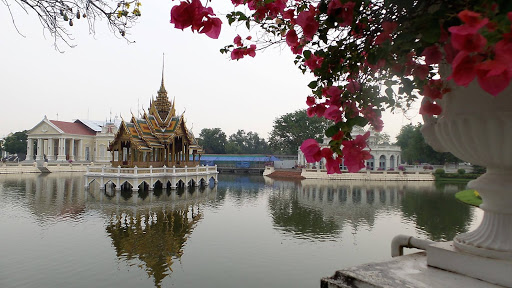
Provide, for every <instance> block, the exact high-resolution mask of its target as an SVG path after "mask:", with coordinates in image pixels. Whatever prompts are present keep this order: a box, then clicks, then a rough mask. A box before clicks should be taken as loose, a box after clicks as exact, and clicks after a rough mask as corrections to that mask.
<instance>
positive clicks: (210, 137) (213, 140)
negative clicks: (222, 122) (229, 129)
mask: <svg viewBox="0 0 512 288" xmlns="http://www.w3.org/2000/svg"><path fill="white" fill-rule="evenodd" d="M198 141H199V145H201V146H203V149H204V151H205V152H206V153H209V154H224V153H226V141H227V140H226V133H224V132H222V130H221V129H220V128H212V129H208V128H204V129H203V130H201V133H199V138H198Z"/></svg>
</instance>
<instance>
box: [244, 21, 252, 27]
mask: <svg viewBox="0 0 512 288" xmlns="http://www.w3.org/2000/svg"><path fill="white" fill-rule="evenodd" d="M245 26H246V27H247V29H251V21H249V20H247V21H246V22H245Z"/></svg>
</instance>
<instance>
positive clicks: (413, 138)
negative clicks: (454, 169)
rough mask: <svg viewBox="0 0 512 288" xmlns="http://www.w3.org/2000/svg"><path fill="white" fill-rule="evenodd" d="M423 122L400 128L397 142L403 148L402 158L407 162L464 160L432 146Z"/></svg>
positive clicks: (432, 162) (433, 162) (435, 162)
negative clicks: (424, 134)
mask: <svg viewBox="0 0 512 288" xmlns="http://www.w3.org/2000/svg"><path fill="white" fill-rule="evenodd" d="M422 126H423V124H421V123H418V124H416V125H412V124H407V125H405V126H403V127H402V129H400V133H399V134H398V136H397V137H396V139H397V142H396V144H397V145H398V146H400V148H401V149H402V160H404V161H405V162H407V163H430V164H445V163H449V162H462V161H461V160H460V159H459V158H457V157H455V156H453V155H452V154H451V153H448V152H437V151H435V150H434V149H432V147H430V146H429V145H428V144H427V142H425V139H424V138H423V135H422V134H421V127H422Z"/></svg>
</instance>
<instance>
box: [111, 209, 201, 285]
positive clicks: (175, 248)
mask: <svg viewBox="0 0 512 288" xmlns="http://www.w3.org/2000/svg"><path fill="white" fill-rule="evenodd" d="M199 211H200V208H199V207H197V208H196V210H195V211H194V206H193V205H191V206H187V207H186V208H183V209H176V210H170V211H166V210H157V211H151V210H147V211H136V212H135V213H133V212H131V211H125V212H122V213H119V214H114V215H112V218H111V219H110V220H109V224H108V225H107V228H106V230H107V232H108V235H109V236H110V237H111V238H112V244H113V245H114V247H115V250H116V255H117V257H118V258H119V259H123V260H125V261H128V262H131V261H132V260H133V259H138V260H140V261H141V262H142V264H139V265H138V266H139V267H141V268H143V266H145V267H144V269H145V271H146V272H147V274H148V276H149V277H152V278H153V279H154V283H155V286H156V287H160V285H161V282H162V280H163V279H164V278H165V277H166V276H167V275H169V272H172V265H173V263H174V262H175V261H176V260H179V259H180V258H181V256H182V255H183V247H184V246H185V242H186V241H187V239H188V237H189V236H190V234H191V233H192V230H193V229H194V227H195V225H196V224H197V223H198V222H199V221H200V220H201V219H202V217H203V216H202V214H201V212H199Z"/></svg>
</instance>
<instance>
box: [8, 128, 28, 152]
mask: <svg viewBox="0 0 512 288" xmlns="http://www.w3.org/2000/svg"><path fill="white" fill-rule="evenodd" d="M27 132H28V131H27V130H25V131H21V132H16V133H14V134H12V135H10V136H7V137H5V139H4V149H5V151H7V152H9V153H11V154H25V153H26V152H27Z"/></svg>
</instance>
